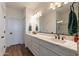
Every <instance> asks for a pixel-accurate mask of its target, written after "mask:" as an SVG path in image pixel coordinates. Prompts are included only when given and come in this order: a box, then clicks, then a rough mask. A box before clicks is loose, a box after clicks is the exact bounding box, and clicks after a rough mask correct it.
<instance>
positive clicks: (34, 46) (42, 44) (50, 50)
mask: <svg viewBox="0 0 79 59" xmlns="http://www.w3.org/2000/svg"><path fill="white" fill-rule="evenodd" d="M25 46H26V47H28V48H29V49H30V50H31V52H32V53H33V54H34V55H35V56H77V43H75V42H74V41H72V40H66V38H65V39H64V40H61V38H60V40H59V39H55V36H54V34H50V35H45V34H39V33H38V34H26V39H25Z"/></svg>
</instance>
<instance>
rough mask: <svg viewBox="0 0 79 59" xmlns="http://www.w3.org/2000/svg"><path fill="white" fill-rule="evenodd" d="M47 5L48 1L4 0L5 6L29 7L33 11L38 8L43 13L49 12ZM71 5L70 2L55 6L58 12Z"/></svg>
mask: <svg viewBox="0 0 79 59" xmlns="http://www.w3.org/2000/svg"><path fill="white" fill-rule="evenodd" d="M49 5H50V2H6V6H8V7H12V8H19V9H23V8H29V9H31V10H33V11H34V12H35V13H36V12H37V11H38V10H40V11H42V12H43V13H46V12H49V11H50V10H49ZM70 5H71V3H69V4H67V6H68V7H67V6H66V5H64V6H65V7H62V8H57V11H58V12H62V10H66V9H67V8H69V7H70Z"/></svg>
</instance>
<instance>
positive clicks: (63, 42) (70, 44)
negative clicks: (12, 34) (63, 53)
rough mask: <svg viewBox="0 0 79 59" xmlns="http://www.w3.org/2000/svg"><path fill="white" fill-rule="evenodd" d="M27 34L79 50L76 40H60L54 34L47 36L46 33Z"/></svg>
mask: <svg viewBox="0 0 79 59" xmlns="http://www.w3.org/2000/svg"><path fill="white" fill-rule="evenodd" d="M27 35H30V36H33V37H36V38H39V39H41V40H44V41H47V42H49V43H52V44H57V45H59V46H63V47H65V48H68V49H71V50H74V51H76V52H77V43H75V42H74V41H71V40H66V39H65V40H58V39H55V38H54V36H52V37H51V36H45V35H41V34H27Z"/></svg>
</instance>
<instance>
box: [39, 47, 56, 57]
mask: <svg viewBox="0 0 79 59" xmlns="http://www.w3.org/2000/svg"><path fill="white" fill-rule="evenodd" d="M39 54H40V56H57V54H55V53H54V52H52V51H50V50H49V49H47V48H45V47H42V46H40V52H39Z"/></svg>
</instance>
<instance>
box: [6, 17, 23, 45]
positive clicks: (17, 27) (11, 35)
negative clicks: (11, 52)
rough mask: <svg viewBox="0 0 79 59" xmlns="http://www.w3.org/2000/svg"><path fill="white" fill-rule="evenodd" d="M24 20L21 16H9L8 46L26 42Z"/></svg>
mask: <svg viewBox="0 0 79 59" xmlns="http://www.w3.org/2000/svg"><path fill="white" fill-rule="evenodd" d="M24 24H25V22H24V20H23V19H19V18H14V17H13V18H12V17H8V18H7V46H10V45H15V44H23V42H24V33H25V32H24V31H25V30H24Z"/></svg>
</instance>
